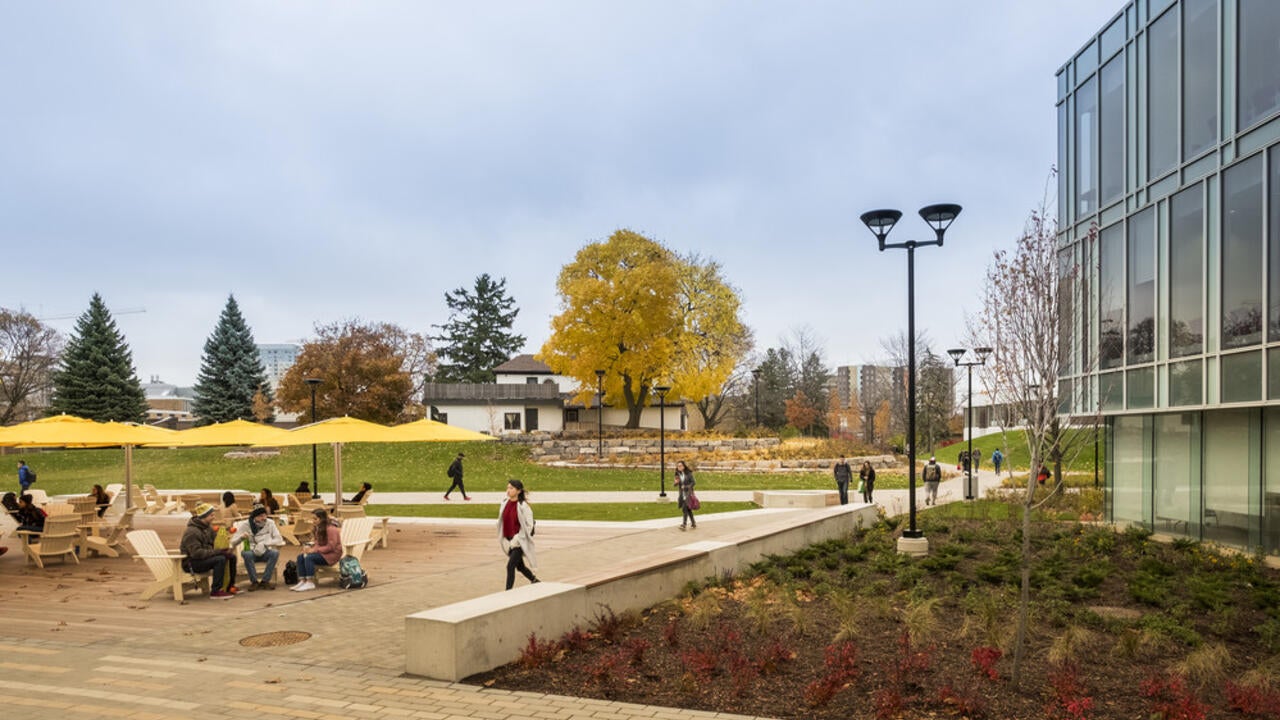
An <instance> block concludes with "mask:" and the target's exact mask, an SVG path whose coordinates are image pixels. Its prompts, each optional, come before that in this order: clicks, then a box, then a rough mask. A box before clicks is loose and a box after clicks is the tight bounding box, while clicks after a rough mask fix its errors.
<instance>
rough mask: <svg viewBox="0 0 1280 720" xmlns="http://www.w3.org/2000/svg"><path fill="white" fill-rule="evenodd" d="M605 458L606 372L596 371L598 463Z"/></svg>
mask: <svg viewBox="0 0 1280 720" xmlns="http://www.w3.org/2000/svg"><path fill="white" fill-rule="evenodd" d="M603 457H604V371H603V370H597V371H596V461H597V462H599V461H600V459H601V458H603Z"/></svg>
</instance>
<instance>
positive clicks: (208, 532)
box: [181, 503, 236, 600]
mask: <svg viewBox="0 0 1280 720" xmlns="http://www.w3.org/2000/svg"><path fill="white" fill-rule="evenodd" d="M216 537H217V532H215V531H214V529H213V506H212V505H210V504H209V503H200V504H199V505H196V509H195V511H194V512H193V513H191V519H190V520H188V521H187V529H186V530H184V531H183V533H182V544H181V548H182V554H183V555H186V556H187V557H186V559H184V560H183V561H182V567H183V569H184V570H186V571H187V572H189V573H194V574H199V573H205V572H212V575H213V578H212V579H213V588H214V590H213V592H211V593H209V597H211V598H213V599H215V600H227V599H230V598H232V597H235V593H233V592H230V591H228V590H223V589H222V588H225V587H232V586H234V585H235V584H236V566H235V554H234V553H232V551H231V550H230V549H223V550H219V549H217V548H214V547H213V541H214V538H216Z"/></svg>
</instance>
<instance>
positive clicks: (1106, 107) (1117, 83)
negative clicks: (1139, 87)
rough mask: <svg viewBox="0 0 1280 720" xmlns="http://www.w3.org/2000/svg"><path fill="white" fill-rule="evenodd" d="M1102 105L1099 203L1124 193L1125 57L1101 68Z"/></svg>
mask: <svg viewBox="0 0 1280 720" xmlns="http://www.w3.org/2000/svg"><path fill="white" fill-rule="evenodd" d="M1101 102H1102V105H1101V109H1100V111H1099V112H1100V114H1099V120H1098V122H1099V128H1098V132H1099V138H1100V142H1101V146H1102V157H1101V158H1100V159H1099V164H1100V168H1101V172H1100V178H1101V180H1100V182H1101V183H1102V204H1103V205H1106V204H1107V203H1108V202H1110V201H1111V200H1114V199H1116V198H1118V197H1120V195H1122V194H1123V193H1124V56H1123V55H1119V56H1117V57H1116V58H1115V59H1114V60H1112V61H1111V62H1109V63H1107V64H1106V66H1105V67H1103V68H1102V100H1101Z"/></svg>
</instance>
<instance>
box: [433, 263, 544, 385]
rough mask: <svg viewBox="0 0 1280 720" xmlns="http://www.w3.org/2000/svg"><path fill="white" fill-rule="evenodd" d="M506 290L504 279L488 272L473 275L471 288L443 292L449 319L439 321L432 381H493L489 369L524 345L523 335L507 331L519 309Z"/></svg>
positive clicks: (491, 370) (505, 359) (491, 371)
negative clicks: (435, 365)
mask: <svg viewBox="0 0 1280 720" xmlns="http://www.w3.org/2000/svg"><path fill="white" fill-rule="evenodd" d="M506 293H507V279H506V278H502V279H501V280H498V281H497V282H494V281H493V279H492V278H490V277H489V274H488V273H485V274H483V275H481V276H480V277H478V278H476V284H475V292H474V293H472V292H470V291H468V290H467V289H466V288H458V289H457V290H454V291H453V292H446V293H445V294H444V301H445V303H447V304H448V305H449V321H448V322H447V323H445V324H444V325H439V326H437V327H440V328H441V329H442V330H443V331H444V333H443V334H442V335H440V336H438V337H435V338H433V339H435V340H439V341H440V342H441V343H443V345H442V346H441V347H440V351H439V356H440V366H439V369H438V370H437V372H436V376H435V378H434V380H435V381H436V382H454V383H487V382H493V378H494V375H493V369H494V368H495V367H497V366H498V365H501V364H502V363H504V362H506V361H508V360H510V359H511V356H512V355H513V354H514V353H515V352H516V351H518V350H520V348H522V347H524V342H525V337H524V336H523V335H515V334H513V333H512V332H511V326H512V324H513V323H515V320H516V316H517V315H519V314H520V309H519V308H516V307H515V303H516V301H515V299H513V298H512V297H510V296H509V295H507V294H506Z"/></svg>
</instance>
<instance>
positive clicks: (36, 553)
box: [18, 506, 80, 569]
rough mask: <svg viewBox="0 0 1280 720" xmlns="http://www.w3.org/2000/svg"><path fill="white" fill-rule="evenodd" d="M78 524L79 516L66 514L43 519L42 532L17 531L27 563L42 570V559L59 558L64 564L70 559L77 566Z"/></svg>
mask: <svg viewBox="0 0 1280 720" xmlns="http://www.w3.org/2000/svg"><path fill="white" fill-rule="evenodd" d="M68 507H69V506H68ZM79 524H80V516H79V515H77V514H75V513H72V512H67V513H63V514H61V515H51V516H49V517H47V518H45V519H44V530H42V531H40V532H32V531H30V530H19V531H18V535H20V536H22V552H23V553H24V554H25V555H26V556H27V562H28V563H35V565H36V566H37V567H39V568H42V569H43V568H44V558H47V557H61V558H62V559H63V562H65V561H66V559H67V558H68V557H70V558H71V559H72V560H73V561H75V563H76V564H77V565H79V564H80V558H78V557H76V539H77V538H79V537H80V534H79V533H78V532H77V531H76V526H77V525H79Z"/></svg>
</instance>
